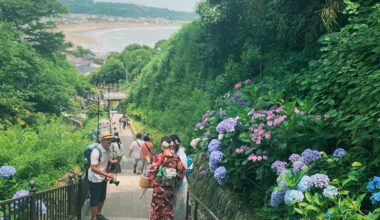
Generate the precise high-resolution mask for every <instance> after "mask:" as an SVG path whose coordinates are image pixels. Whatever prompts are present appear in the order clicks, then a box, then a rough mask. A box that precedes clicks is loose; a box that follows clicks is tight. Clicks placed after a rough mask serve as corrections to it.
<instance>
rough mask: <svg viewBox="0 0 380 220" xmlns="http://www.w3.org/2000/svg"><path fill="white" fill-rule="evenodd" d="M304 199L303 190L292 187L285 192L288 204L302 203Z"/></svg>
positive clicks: (285, 199)
mask: <svg viewBox="0 0 380 220" xmlns="http://www.w3.org/2000/svg"><path fill="white" fill-rule="evenodd" d="M303 199H304V195H303V193H302V192H301V191H298V190H294V189H291V190H288V191H286V192H285V196H284V201H285V204H286V205H288V206H292V205H293V204H294V203H300V202H302V201H303Z"/></svg>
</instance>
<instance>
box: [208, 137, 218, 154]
mask: <svg viewBox="0 0 380 220" xmlns="http://www.w3.org/2000/svg"><path fill="white" fill-rule="evenodd" d="M219 148H220V141H219V140H218V139H212V140H211V141H210V143H209V144H208V152H211V151H214V150H219Z"/></svg>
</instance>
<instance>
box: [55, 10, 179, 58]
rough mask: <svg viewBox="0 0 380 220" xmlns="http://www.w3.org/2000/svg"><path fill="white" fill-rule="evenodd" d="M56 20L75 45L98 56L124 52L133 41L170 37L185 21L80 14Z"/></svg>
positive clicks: (140, 42)
mask: <svg viewBox="0 0 380 220" xmlns="http://www.w3.org/2000/svg"><path fill="white" fill-rule="evenodd" d="M56 22H57V28H56V29H55V31H57V32H63V33H64V34H65V36H66V41H68V42H71V43H72V44H73V45H74V46H82V47H85V48H89V49H91V50H92V51H94V52H95V54H96V55H97V56H105V55H106V54H108V53H109V52H111V51H121V50H122V49H123V48H125V47H126V46H128V44H132V43H139V44H146V45H148V46H153V45H154V43H155V42H154V41H158V40H162V39H167V38H169V37H170V35H171V33H174V32H175V31H177V30H178V29H180V27H181V26H182V24H183V22H177V21H167V20H165V19H149V20H148V19H127V18H119V17H107V16H94V15H78V14H75V15H73V14H70V15H65V16H63V17H61V18H59V19H58V20H56ZM115 38H117V42H115V40H116V39H115ZM161 38H162V39H161ZM134 41H135V42H134Z"/></svg>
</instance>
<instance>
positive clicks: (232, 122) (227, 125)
mask: <svg viewBox="0 0 380 220" xmlns="http://www.w3.org/2000/svg"><path fill="white" fill-rule="evenodd" d="M236 124H237V120H236V118H227V119H224V120H223V121H221V122H220V123H219V124H218V126H216V131H218V132H219V134H221V133H224V132H232V131H235V126H236Z"/></svg>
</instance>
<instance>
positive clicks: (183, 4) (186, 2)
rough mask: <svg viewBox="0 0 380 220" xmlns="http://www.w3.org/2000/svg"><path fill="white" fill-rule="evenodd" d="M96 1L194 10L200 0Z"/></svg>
mask: <svg viewBox="0 0 380 220" xmlns="http://www.w3.org/2000/svg"><path fill="white" fill-rule="evenodd" d="M95 1H96V2H119V3H133V4H137V5H144V6H150V7H157V8H168V9H170V10H175V11H187V12H194V11H195V6H196V3H197V2H199V1H200V0H95Z"/></svg>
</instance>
